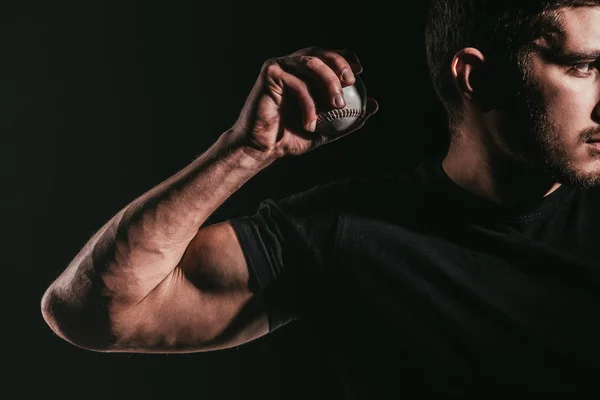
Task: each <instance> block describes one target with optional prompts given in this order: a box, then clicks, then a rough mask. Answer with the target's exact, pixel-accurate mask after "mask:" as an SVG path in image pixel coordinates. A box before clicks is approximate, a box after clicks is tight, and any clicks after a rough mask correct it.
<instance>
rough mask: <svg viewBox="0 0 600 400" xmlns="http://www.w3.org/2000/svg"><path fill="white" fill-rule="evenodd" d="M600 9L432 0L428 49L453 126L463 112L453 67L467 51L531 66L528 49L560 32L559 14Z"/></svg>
mask: <svg viewBox="0 0 600 400" xmlns="http://www.w3.org/2000/svg"><path fill="white" fill-rule="evenodd" d="M589 6H600V0H430V4H429V12H428V16H427V19H426V24H425V48H426V56H427V63H428V66H429V73H430V77H431V80H432V84H433V86H434V89H435V91H436V93H437V95H438V96H439V98H440V100H441V101H442V103H443V105H444V107H445V109H446V111H447V114H448V118H449V119H450V122H451V123H453V122H456V121H457V119H458V118H459V117H460V114H461V111H462V108H461V102H460V98H459V93H458V92H457V91H456V89H455V87H454V84H453V80H452V75H451V72H450V65H451V62H452V59H453V57H454V55H455V54H456V53H457V52H458V51H460V50H461V49H463V48H465V47H475V48H478V49H479V50H480V51H482V52H483V53H484V54H485V55H486V57H487V58H490V59H492V60H496V61H499V62H501V63H511V64H510V65H512V66H515V67H517V68H520V70H521V71H522V72H525V71H524V69H526V67H527V62H526V60H527V57H526V56H527V55H528V54H529V53H528V51H527V50H528V49H529V47H528V45H529V44H531V43H532V42H533V41H534V40H535V39H537V38H540V37H542V36H543V35H545V34H547V33H549V32H552V31H556V30H557V29H560V18H559V12H558V10H559V9H561V8H564V7H589Z"/></svg>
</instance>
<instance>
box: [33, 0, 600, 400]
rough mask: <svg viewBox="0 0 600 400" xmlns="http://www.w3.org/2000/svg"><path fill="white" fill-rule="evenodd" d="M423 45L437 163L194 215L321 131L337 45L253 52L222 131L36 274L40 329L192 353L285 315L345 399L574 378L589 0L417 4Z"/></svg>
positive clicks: (86, 340) (590, 84)
mask: <svg viewBox="0 0 600 400" xmlns="http://www.w3.org/2000/svg"><path fill="white" fill-rule="evenodd" d="M426 43H427V51H428V53H427V54H428V59H429V62H430V66H431V76H432V80H433V84H434V85H435V88H436V90H437V91H438V93H439V95H440V98H441V100H442V101H443V103H444V105H445V106H446V109H447V111H448V121H449V128H450V129H449V131H450V133H451V137H450V139H451V140H450V146H449V149H448V151H447V153H446V154H445V156H444V157H443V158H441V159H438V158H433V159H431V160H426V161H424V162H423V163H422V164H420V165H419V166H418V167H417V168H415V170H414V171H410V172H404V173H390V174H388V175H384V176H381V177H377V178H370V179H367V178H348V179H345V180H341V181H338V182H332V183H330V184H327V185H322V186H318V187H315V188H313V189H311V190H308V191H306V192H304V193H299V194H297V195H294V196H291V197H289V198H287V199H284V200H280V201H271V200H266V201H265V202H264V203H263V204H261V206H260V207H259V209H258V210H257V212H256V214H255V215H251V216H248V217H244V218H236V219H232V220H229V221H226V222H222V223H215V224H212V225H208V224H205V221H206V220H207V218H208V217H209V216H210V215H211V213H212V212H213V211H214V210H215V209H216V208H217V207H219V205H220V204H222V203H223V202H224V201H225V200H226V199H227V198H228V197H229V196H230V195H231V194H232V193H234V192H235V191H236V190H237V189H238V188H239V187H240V186H241V185H243V184H244V183H246V182H247V181H248V180H249V179H251V178H252V177H253V176H254V175H255V174H256V173H258V172H259V171H261V170H262V169H263V168H266V167H267V166H269V165H271V164H272V163H273V162H274V161H275V160H277V159H279V158H281V157H284V156H289V155H300V154H303V153H305V152H307V151H310V150H311V149H313V148H315V147H316V146H319V145H323V144H325V143H327V142H328V141H331V140H335V139H338V138H324V137H321V136H319V135H318V134H316V133H315V132H314V121H315V120H316V113H315V109H316V106H315V103H316V101H317V100H316V96H317V94H325V95H326V96H325V99H328V101H329V104H330V106H331V107H332V108H334V107H342V106H343V104H344V99H343V96H340V94H341V88H342V87H343V86H346V85H350V84H352V83H353V82H354V80H355V79H356V74H358V73H360V70H361V67H360V65H359V63H358V61H357V59H356V58H355V57H354V56H353V55H351V54H349V53H348V52H333V51H327V50H324V49H319V48H310V49H302V50H300V51H298V52H296V53H294V54H291V55H289V56H286V57H281V58H277V59H272V60H268V61H267V62H265V64H264V66H263V68H262V71H261V74H260V76H259V77H258V79H257V81H256V84H255V86H254V88H253V90H252V92H251V93H250V95H249V97H248V99H247V102H246V104H245V105H244V107H243V109H242V110H241V113H240V117H239V119H238V120H237V121H236V123H235V124H234V125H233V126H232V127H231V129H229V130H228V131H226V132H224V133H223V134H222V135H221V136H220V138H219V139H218V141H217V142H216V143H215V144H214V145H213V146H212V147H211V148H209V149H208V150H207V151H206V152H205V153H204V154H203V155H202V156H200V157H199V158H198V159H196V160H194V161H193V162H192V163H191V164H189V165H188V166H187V167H186V168H184V169H183V170H182V171H180V172H179V173H177V174H176V175H174V176H172V177H171V178H169V179H167V180H166V181H165V182H162V183H161V184H160V185H158V186H157V187H155V188H153V189H152V190H150V191H149V192H147V193H145V194H144V195H142V196H141V197H139V198H137V199H135V200H134V201H132V202H131V203H130V204H128V205H127V206H126V207H125V208H124V209H123V210H121V211H120V212H119V213H118V214H117V215H115V216H114V218H112V219H111V220H110V221H108V222H107V223H106V224H105V225H104V226H103V227H102V228H101V229H100V230H99V231H98V232H97V234H96V235H95V236H94V237H93V238H92V239H91V240H90V241H89V242H88V243H87V244H86V246H85V247H84V248H83V249H82V251H81V252H80V253H79V254H78V255H77V256H76V257H75V258H74V260H73V261H72V263H71V264H70V265H69V266H68V268H67V269H66V270H65V271H64V273H63V274H62V275H61V276H60V277H58V279H57V280H56V281H55V282H54V283H53V284H52V285H51V287H50V288H48V290H47V292H46V293H45V295H44V297H43V299H42V312H43V316H44V318H45V320H46V321H47V323H48V324H49V326H50V327H51V328H52V329H53V330H54V332H56V333H57V334H58V335H60V336H61V337H62V338H64V339H65V340H68V341H70V342H71V343H73V344H75V345H77V346H80V347H83V348H86V349H90V350H94V351H103V352H200V351H210V350H214V349H220V348H225V347H229V346H236V345H240V344H242V343H246V342H248V341H251V340H253V339H255V338H257V337H260V336H261V335H264V334H267V333H268V332H270V331H273V330H275V329H278V328H279V327H281V326H283V325H285V324H286V323H288V322H289V321H291V320H293V319H296V318H304V319H306V320H307V321H309V322H310V324H311V325H312V326H313V327H314V329H315V330H316V332H318V333H319V334H321V335H322V338H323V340H324V341H325V342H326V343H327V345H328V346H329V347H330V349H331V354H332V357H334V359H335V360H336V365H337V366H339V371H340V376H341V377H342V378H343V382H344V385H345V390H346V393H347V396H348V398H353V399H354V398H356V399H375V398H389V397H392V398H395V397H399V396H400V395H407V394H410V393H412V391H416V393H419V394H420V393H438V394H461V395H464V394H477V393H484V394H485V395H489V393H495V394H512V393H517V392H522V391H527V392H574V391H584V390H590V389H591V390H595V389H596V387H595V382H596V379H597V374H598V372H600V368H598V367H597V359H598V357H599V356H600V341H599V340H598V338H599V337H600V318H599V316H598V312H599V310H600V279H599V278H600V255H599V254H598V251H597V244H598V243H600V207H598V205H599V204H600V186H599V184H600V72H599V66H600V2H599V1H567V0H564V1H562V0H555V1H528V2H518V1H501V0H497V1H492V0H490V1H484V0H479V1H477V0H472V1H469V0H448V1H442V0H439V1H433V2H432V4H431V13H430V16H429V19H428V23H427V29H426ZM313 95H314V96H315V97H313ZM290 104H293V105H294V106H293V107H289V105H290ZM376 111H377V103H376V102H375V100H373V99H371V100H370V103H369V115H372V113H374V112H376ZM367 119H368V118H365V119H364V120H362V121H361V122H360V123H359V124H358V125H356V126H355V128H354V130H356V129H360V127H361V126H362V124H364V123H365V122H366V120H367ZM482 391H483V392H482Z"/></svg>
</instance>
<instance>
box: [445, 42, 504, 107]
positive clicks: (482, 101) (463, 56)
mask: <svg viewBox="0 0 600 400" xmlns="http://www.w3.org/2000/svg"><path fill="white" fill-rule="evenodd" d="M489 71H490V68H488V63H487V62H486V58H485V56H484V55H483V53H482V52H481V51H479V50H478V49H476V48H474V47H466V48H464V49H462V50H460V51H459V52H457V53H456V54H455V55H454V58H453V59H452V65H451V72H452V77H453V79H454V84H455V87H456V89H457V90H458V92H459V93H460V95H461V96H462V97H464V98H465V99H467V101H469V102H471V103H473V105H474V106H475V107H477V108H479V109H480V110H482V111H489V110H490V109H491V108H492V102H491V99H492V93H491V88H492V82H493V79H494V77H493V76H489V75H490V74H489Z"/></svg>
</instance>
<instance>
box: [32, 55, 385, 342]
mask: <svg viewBox="0 0 600 400" xmlns="http://www.w3.org/2000/svg"><path fill="white" fill-rule="evenodd" d="M355 68H356V67H355ZM294 72H296V73H297V74H296V73H294ZM344 72H346V73H344ZM348 72H351V66H350V64H349V63H348V61H347V59H346V58H344V57H342V56H341V55H340V54H338V53H335V52H329V51H324V50H321V49H318V48H311V49H303V50H301V51H299V52H296V53H293V54H291V55H289V56H286V57H282V58H277V59H271V60H268V61H267V62H265V64H264V65H263V68H262V70H261V74H260V76H259V78H258V79H257V81H256V83H255V85H254V87H253V89H252V92H251V93H250V95H249V97H248V99H247V101H246V103H245V105H244V107H243V109H242V111H241V113H240V117H239V118H238V120H237V121H236V123H235V124H234V126H233V127H232V129H230V130H228V131H227V132H225V133H223V134H222V135H221V136H220V138H219V140H218V141H217V142H216V143H215V144H214V145H213V146H212V147H211V148H210V149H208V151H207V152H206V153H204V154H203V155H202V156H200V157H199V158H198V159H196V160H194V161H193V162H192V163H190V164H189V165H188V166H187V167H186V168H184V169H183V170H182V171H180V172H178V173H177V174H175V175H174V176H172V177H171V178H169V179H168V180H166V181H165V182H162V183H161V184H159V185H158V186H156V187H155V188H153V189H152V190H150V191H149V192H147V193H145V194H143V195H142V196H140V197H139V198H138V199H136V200H134V201H133V202H131V203H130V204H128V205H127V206H126V207H124V208H123V210H121V211H120V212H119V213H117V215H115V216H114V217H113V218H112V219H111V220H110V221H108V222H107V223H106V224H105V225H104V226H103V227H102V228H101V229H100V230H99V231H98V232H97V233H96V234H95V235H94V236H93V237H92V238H91V239H90V240H89V241H88V243H87V244H86V245H85V246H84V248H83V249H82V250H81V251H80V252H79V254H78V255H77V256H76V257H75V258H74V259H73V261H72V262H71V263H70V265H69V266H68V267H67V268H66V270H65V271H64V272H63V273H62V274H61V275H60V276H59V277H58V278H57V279H56V281H55V282H53V283H52V285H51V286H50V287H49V288H48V289H47V291H46V292H45V294H44V296H43V298H42V315H43V316H44V319H45V320H46V322H47V323H48V325H49V326H50V327H51V329H52V330H53V331H54V332H55V333H56V334H57V335H59V336H60V337H62V338H63V339H65V340H67V341H69V342H71V343H73V344H75V345H77V346H80V347H83V348H86V349H90V350H96V351H107V352H117V351H128V352H190V351H206V350H213V349H218V348H224V347H229V346H233V345H237V344H241V343H244V342H247V341H250V340H252V339H254V338H257V337H259V336H260V335H263V334H265V333H266V332H267V331H268V324H267V317H266V310H265V305H264V303H263V300H262V298H261V296H260V293H253V292H252V290H251V285H250V275H249V272H248V267H247V265H246V261H245V259H244V255H243V253H242V251H241V248H240V244H239V243H238V240H237V237H236V235H235V233H234V231H233V229H232V227H231V226H230V225H229V224H227V223H221V224H216V225H212V226H203V225H204V224H205V222H206V220H207V219H208V217H209V216H210V215H211V213H213V212H214V210H215V209H216V208H217V207H219V205H221V204H222V203H223V202H224V201H225V200H226V199H227V198H228V197H229V196H231V195H232V194H233V193H234V192H235V191H236V190H237V189H238V188H239V187H240V186H242V185H243V184H244V183H246V182H247V181H248V180H249V179H251V178H252V177H253V176H254V175H255V174H256V173H257V172H259V171H261V170H262V169H263V168H266V167H267V166H269V165H270V164H271V163H273V161H275V160H276V159H278V158H280V157H283V156H285V155H299V154H303V153H306V152H307V151H310V150H312V149H314V148H315V147H316V146H318V145H321V144H323V143H326V142H329V141H332V140H335V139H337V138H335V137H322V136H320V135H318V134H316V133H314V131H313V130H312V129H311V128H310V126H311V125H312V124H311V122H314V121H315V120H316V119H317V111H316V109H317V108H316V103H315V100H314V99H313V98H312V93H314V92H320V93H323V92H325V93H328V94H329V96H328V97H329V99H330V103H331V107H341V106H343V105H340V104H338V105H335V102H334V99H335V98H336V95H339V94H341V93H342V90H341V88H342V85H348V84H351V83H353V79H354V78H353V74H352V73H350V74H348ZM342 76H344V77H348V76H349V77H350V78H349V79H348V78H346V79H342V78H341V77H342ZM307 78H308V79H307ZM342 81H343V82H342ZM315 84H316V85H319V86H320V87H319V88H317V90H310V88H309V85H315ZM313 89H314V88H313ZM284 100H285V101H284ZM291 103H295V104H296V105H297V106H299V107H292V108H288V107H287V105H288V104H291ZM372 105H373V106H374V108H372V112H375V111H376V109H377V108H376V103H372ZM291 110H293V111H291ZM365 121H366V118H365V119H363V120H362V122H361V123H360V124H359V125H357V126H356V127H355V128H354V129H353V130H352V131H354V130H356V129H358V128H360V126H362V125H363V124H364V123H365ZM352 131H348V132H346V133H350V132H352Z"/></svg>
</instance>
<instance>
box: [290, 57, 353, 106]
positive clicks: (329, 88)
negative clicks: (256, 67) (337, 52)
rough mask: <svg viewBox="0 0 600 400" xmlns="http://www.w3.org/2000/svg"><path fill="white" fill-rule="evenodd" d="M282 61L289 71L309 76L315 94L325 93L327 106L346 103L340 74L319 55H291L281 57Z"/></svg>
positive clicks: (301, 75)
mask: <svg viewBox="0 0 600 400" xmlns="http://www.w3.org/2000/svg"><path fill="white" fill-rule="evenodd" d="M280 63H281V65H282V66H283V68H284V69H285V70H286V71H287V72H289V73H291V74H294V75H297V76H300V77H305V78H307V79H308V81H309V82H310V85H311V87H312V88H313V92H314V93H315V95H317V96H318V95H319V94H320V93H323V94H324V102H325V103H326V105H327V107H333V108H343V107H344V106H345V105H346V101H345V99H344V93H343V91H342V83H341V82H340V78H339V76H338V74H337V73H336V72H335V71H334V70H333V69H331V67H330V66H329V65H327V64H326V63H325V62H324V61H323V60H322V59H320V58H319V57H317V56H311V55H298V56H289V57H283V58H281V59H280ZM317 103H319V101H317ZM324 108H325V107H324ZM321 111H323V110H322V109H321Z"/></svg>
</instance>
